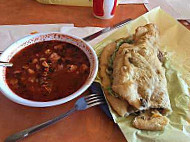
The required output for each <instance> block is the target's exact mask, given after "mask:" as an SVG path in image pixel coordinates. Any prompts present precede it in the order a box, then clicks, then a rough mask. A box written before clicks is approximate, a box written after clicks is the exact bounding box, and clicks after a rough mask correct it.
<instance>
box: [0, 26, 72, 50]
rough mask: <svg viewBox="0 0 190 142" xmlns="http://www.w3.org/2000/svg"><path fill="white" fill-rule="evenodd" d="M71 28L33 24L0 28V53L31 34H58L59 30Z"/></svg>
mask: <svg viewBox="0 0 190 142" xmlns="http://www.w3.org/2000/svg"><path fill="white" fill-rule="evenodd" d="M63 26H66V27H71V26H72V27H73V26H74V24H34V25H5V26H0V43H1V44H0V51H3V50H4V49H6V48H7V47H8V46H9V45H11V44H12V43H13V42H15V41H17V40H18V39H20V38H23V37H25V36H27V35H30V34H31V33H32V32H59V31H60V28H61V27H63Z"/></svg>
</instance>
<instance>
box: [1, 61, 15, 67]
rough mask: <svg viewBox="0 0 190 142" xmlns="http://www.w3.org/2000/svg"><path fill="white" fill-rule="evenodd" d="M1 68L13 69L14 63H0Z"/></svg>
mask: <svg viewBox="0 0 190 142" xmlns="http://www.w3.org/2000/svg"><path fill="white" fill-rule="evenodd" d="M0 66H3V67H12V66H13V63H9V62H2V61H0Z"/></svg>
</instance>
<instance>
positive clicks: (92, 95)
mask: <svg viewBox="0 0 190 142" xmlns="http://www.w3.org/2000/svg"><path fill="white" fill-rule="evenodd" d="M94 96H102V95H99V94H90V95H87V96H85V97H84V98H85V99H87V98H91V97H94ZM102 97H103V96H102Z"/></svg>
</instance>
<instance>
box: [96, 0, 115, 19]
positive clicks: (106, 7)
mask: <svg viewBox="0 0 190 142" xmlns="http://www.w3.org/2000/svg"><path fill="white" fill-rule="evenodd" d="M116 6H117V0H93V14H94V16H95V17H97V18H100V19H110V18H112V17H113V16H114V14H115V10H116Z"/></svg>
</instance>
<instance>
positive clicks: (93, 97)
mask: <svg viewBox="0 0 190 142" xmlns="http://www.w3.org/2000/svg"><path fill="white" fill-rule="evenodd" d="M101 98H103V96H100V95H98V96H92V97H88V98H85V100H86V101H90V100H93V99H101Z"/></svg>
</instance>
